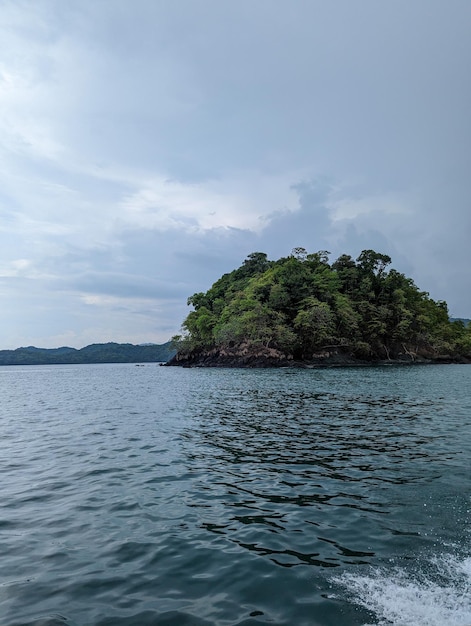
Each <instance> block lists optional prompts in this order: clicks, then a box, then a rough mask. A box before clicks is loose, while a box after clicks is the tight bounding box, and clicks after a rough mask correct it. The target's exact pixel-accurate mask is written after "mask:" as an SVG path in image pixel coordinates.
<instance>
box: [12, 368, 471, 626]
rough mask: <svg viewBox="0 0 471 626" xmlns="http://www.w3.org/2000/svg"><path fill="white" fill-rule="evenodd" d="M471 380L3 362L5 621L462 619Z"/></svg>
mask: <svg viewBox="0 0 471 626" xmlns="http://www.w3.org/2000/svg"><path fill="white" fill-rule="evenodd" d="M470 383H471V366H459V365H444V366H439V365H436V366H435V365H434V366H411V367H378V368H345V369H312V370H295V369H274V370H243V369H241V370H237V369H182V368H175V367H172V368H167V367H159V366H158V365H156V364H146V365H141V366H135V365H121V364H120V365H89V366H88V365H75V366H67V365H63V366H41V367H35V366H29V367H3V368H0V398H1V403H0V441H1V446H0V471H1V481H0V565H1V567H0V624H2V626H19V625H23V626H26V625H27V626H64V625H65V626H67V625H68V626H150V625H172V626H180V625H191V626H193V625H194V626H199V625H207V626H209V625H217V626H219V625H220V626H224V625H236V624H238V625H241V626H242V625H246V626H248V625H256V624H270V625H272V626H275V625H279V626H281V625H286V626H288V625H289V626H293V625H296V626H301V625H306V626H334V625H335V626H363V625H365V624H368V625H370V624H376V625H391V624H392V625H395V626H406V625H407V626H425V625H427V626H438V625H440V626H444V625H446V626H468V625H470V624H471V551H470V547H471V542H470V519H471V513H470V509H471V502H470V496H471V472H470V469H471V467H470V465H471V392H470Z"/></svg>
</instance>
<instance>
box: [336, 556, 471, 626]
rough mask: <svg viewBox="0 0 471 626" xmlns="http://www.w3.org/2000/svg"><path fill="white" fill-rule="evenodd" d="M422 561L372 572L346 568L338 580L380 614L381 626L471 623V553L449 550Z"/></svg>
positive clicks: (353, 597) (378, 623) (378, 625)
mask: <svg viewBox="0 0 471 626" xmlns="http://www.w3.org/2000/svg"><path fill="white" fill-rule="evenodd" d="M417 565H418V567H416V568H415V569H414V570H413V571H406V570H405V569H404V568H401V567H397V566H394V567H391V568H388V567H380V568H375V567H373V566H370V567H369V568H368V573H367V574H360V573H351V572H345V573H343V574H342V575H340V576H337V577H335V578H333V579H332V582H334V583H336V584H338V585H341V586H342V587H344V588H345V589H347V591H348V592H349V593H348V595H349V600H350V601H353V602H355V603H356V604H359V605H361V606H362V607H364V608H366V609H367V610H369V611H371V613H373V614H374V615H375V617H376V621H375V622H374V624H375V626H445V625H446V626H471V557H469V556H467V557H465V558H462V557H461V558H458V557H456V556H455V555H453V554H445V555H441V556H440V557H434V558H431V559H427V560H426V561H422V563H421V564H420V562H418V563H417ZM364 626H373V625H372V624H365V625H364Z"/></svg>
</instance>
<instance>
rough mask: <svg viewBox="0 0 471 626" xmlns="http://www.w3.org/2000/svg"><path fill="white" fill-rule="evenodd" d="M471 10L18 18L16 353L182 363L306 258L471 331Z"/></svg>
mask: <svg viewBox="0 0 471 626" xmlns="http://www.w3.org/2000/svg"><path fill="white" fill-rule="evenodd" d="M470 25H471V2H469V0H448V1H447V2H443V0H412V1H411V0H394V2H392V1H387V0H356V1H353V0H329V1H328V2H326V1H325V0H237V1H236V0H224V1H221V0H133V1H132V2H131V1H130V0H69V1H68V2H64V0H11V1H10V0H0V42H1V43H0V297H1V306H0V349H14V348H17V347H20V346H28V345H35V346H38V347H58V346H63V345H67V346H71V347H77V348H80V347H83V346H85V345H88V344H90V343H98V342H100V343H101V342H107V341H117V342H130V343H145V342H154V343H163V342H165V341H167V340H168V339H170V338H171V337H172V336H173V335H175V334H176V333H178V332H179V330H180V326H181V323H182V321H183V319H184V318H185V316H186V315H187V314H188V312H189V308H188V306H187V298H188V297H189V296H191V295H192V294H193V293H195V292H197V291H206V290H207V289H209V288H210V287H211V285H212V284H213V283H214V282H215V281H216V280H217V279H218V278H219V277H220V276H221V275H222V274H223V273H226V272H229V271H231V270H233V269H235V268H236V267H239V266H240V265H241V264H242V262H243V261H244V259H245V258H246V257H247V255H248V254H250V253H251V252H255V251H257V252H258V251H259V252H266V253H267V254H268V256H269V258H271V259H277V258H280V257H282V256H288V255H289V254H290V252H291V250H292V249H293V248H295V247H297V246H300V247H304V248H305V249H306V250H307V251H308V252H316V251H318V250H328V251H330V253H331V254H330V259H331V261H334V260H335V259H336V258H337V257H338V256H340V254H343V253H345V254H350V255H352V256H353V257H354V258H356V257H357V256H358V255H359V254H360V252H361V251H362V250H363V249H374V250H376V251H377V252H381V253H384V254H389V255H390V256H391V258H392V267H394V268H395V269H397V270H399V271H401V272H404V273H405V274H406V275H407V276H410V277H412V278H413V279H414V281H415V283H416V284H417V285H418V287H419V288H420V289H421V290H424V291H427V292H429V293H430V296H431V297H432V298H434V299H436V300H445V301H446V302H447V303H448V306H449V311H450V314H451V315H452V316H455V317H471V280H470V276H471V273H470V270H469V254H470V253H469V250H470V243H469V241H470V239H471V206H470V200H471V171H470V167H471V115H470V111H471V37H469V29H470Z"/></svg>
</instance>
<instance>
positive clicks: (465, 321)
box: [450, 317, 471, 326]
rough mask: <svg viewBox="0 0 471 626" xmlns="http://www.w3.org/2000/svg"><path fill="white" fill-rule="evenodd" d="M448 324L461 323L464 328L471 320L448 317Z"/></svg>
mask: <svg viewBox="0 0 471 626" xmlns="http://www.w3.org/2000/svg"><path fill="white" fill-rule="evenodd" d="M450 322H463V324H464V325H465V326H469V323H470V322H471V320H470V319H468V318H467V317H450Z"/></svg>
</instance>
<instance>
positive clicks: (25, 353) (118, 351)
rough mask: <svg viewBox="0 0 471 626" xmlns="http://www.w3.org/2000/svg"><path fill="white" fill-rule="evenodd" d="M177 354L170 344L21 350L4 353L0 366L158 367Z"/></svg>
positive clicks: (125, 344) (0, 353)
mask: <svg viewBox="0 0 471 626" xmlns="http://www.w3.org/2000/svg"><path fill="white" fill-rule="evenodd" d="M174 354H175V350H174V349H173V347H172V345H171V343H170V342H167V343H164V344H161V345H156V344H146V345H140V346H135V345H133V344H131V343H95V344H92V345H90V346H86V347H85V348H82V349H81V350H76V349H75V348H67V347H63V348H53V349H46V348H35V347H33V346H30V347H27V348H18V349H17V350H0V365H54V364H61V363H64V364H71V363H157V362H164V361H168V359H170V358H171V357H172V356H173V355H174Z"/></svg>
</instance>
